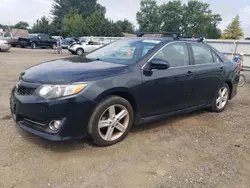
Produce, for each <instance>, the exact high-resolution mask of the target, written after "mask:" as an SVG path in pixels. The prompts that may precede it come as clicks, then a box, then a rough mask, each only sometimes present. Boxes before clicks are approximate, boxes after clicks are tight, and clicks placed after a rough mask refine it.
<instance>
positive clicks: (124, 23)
mask: <svg viewBox="0 0 250 188" xmlns="http://www.w3.org/2000/svg"><path fill="white" fill-rule="evenodd" d="M116 24H117V25H118V26H119V27H120V28H121V30H122V32H124V33H134V32H135V31H134V25H133V24H132V23H131V22H130V21H128V20H127V19H125V20H118V21H117V22H116Z"/></svg>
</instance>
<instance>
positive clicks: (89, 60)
mask: <svg viewBox="0 0 250 188" xmlns="http://www.w3.org/2000/svg"><path fill="white" fill-rule="evenodd" d="M238 81H239V75H238V68H237V65H236V64H235V63H233V62H231V61H230V60H229V59H228V58H226V57H225V56H224V55H223V54H221V53H220V52H218V51H217V50H216V49H214V48H213V47H211V46H209V45H207V44H206V43H203V42H202V40H197V41H196V40H185V39H179V38H169V37H158V38H156V37H145V38H144V37H143V38H142V37H137V38H130V39H125V40H120V41H117V42H114V43H111V44H109V45H107V46H105V47H102V48H100V49H98V50H96V51H94V52H92V53H90V54H88V55H86V56H84V57H80V56H76V57H70V58H65V59H59V60H53V61H51V62H46V63H42V64H38V65H36V66H33V67H31V68H29V69H26V70H25V72H23V73H22V75H21V76H20V80H19V82H18V83H17V84H16V86H15V88H14V89H13V90H12V95H11V101H10V104H11V112H12V115H13V119H14V120H15V121H16V122H17V124H18V125H19V126H20V127H21V128H23V129H24V130H26V131H29V132H31V133H33V134H36V135H39V136H42V137H44V138H47V139H50V140H66V139H72V138H82V137H85V136H86V135H90V136H91V137H92V138H93V140H94V142H95V143H96V144H98V145H99V146H108V145H112V144H115V143H117V142H119V141H121V140H122V139H124V138H125V137H126V136H127V134H128V132H129V130H130V128H131V126H132V125H133V124H139V123H145V122H149V121H153V120H159V119H161V118H164V117H167V116H171V115H173V114H179V113H187V112H191V111H194V110H198V109H202V108H210V109H211V110H212V111H214V112H221V111H223V110H224V109H225V107H226V105H227V103H228V101H229V100H231V99H232V98H233V97H234V96H235V95H236V94H237V84H238ZM48 106H49V108H47V107H48Z"/></svg>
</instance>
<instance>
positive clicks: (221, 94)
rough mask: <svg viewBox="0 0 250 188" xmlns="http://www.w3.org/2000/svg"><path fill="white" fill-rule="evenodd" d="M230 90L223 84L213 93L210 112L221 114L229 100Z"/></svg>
mask: <svg viewBox="0 0 250 188" xmlns="http://www.w3.org/2000/svg"><path fill="white" fill-rule="evenodd" d="M229 94H230V89H229V87H228V85H227V84H226V83H224V84H223V85H222V86H221V87H220V88H219V90H217V92H216V93H215V96H214V99H213V103H212V107H211V110H212V111H214V112H222V111H223V110H224V109H225V107H226V105H227V103H228V100H229Z"/></svg>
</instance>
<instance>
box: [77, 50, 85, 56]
mask: <svg viewBox="0 0 250 188" xmlns="http://www.w3.org/2000/svg"><path fill="white" fill-rule="evenodd" d="M83 53H84V50H83V49H82V48H78V49H77V50H76V54H77V55H79V56H82V54H83Z"/></svg>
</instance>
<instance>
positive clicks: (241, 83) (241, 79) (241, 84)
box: [238, 74, 246, 87]
mask: <svg viewBox="0 0 250 188" xmlns="http://www.w3.org/2000/svg"><path fill="white" fill-rule="evenodd" d="M245 83H246V77H245V76H244V75H243V74H240V79H239V83H238V87H242V86H243V85H244V84H245Z"/></svg>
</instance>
